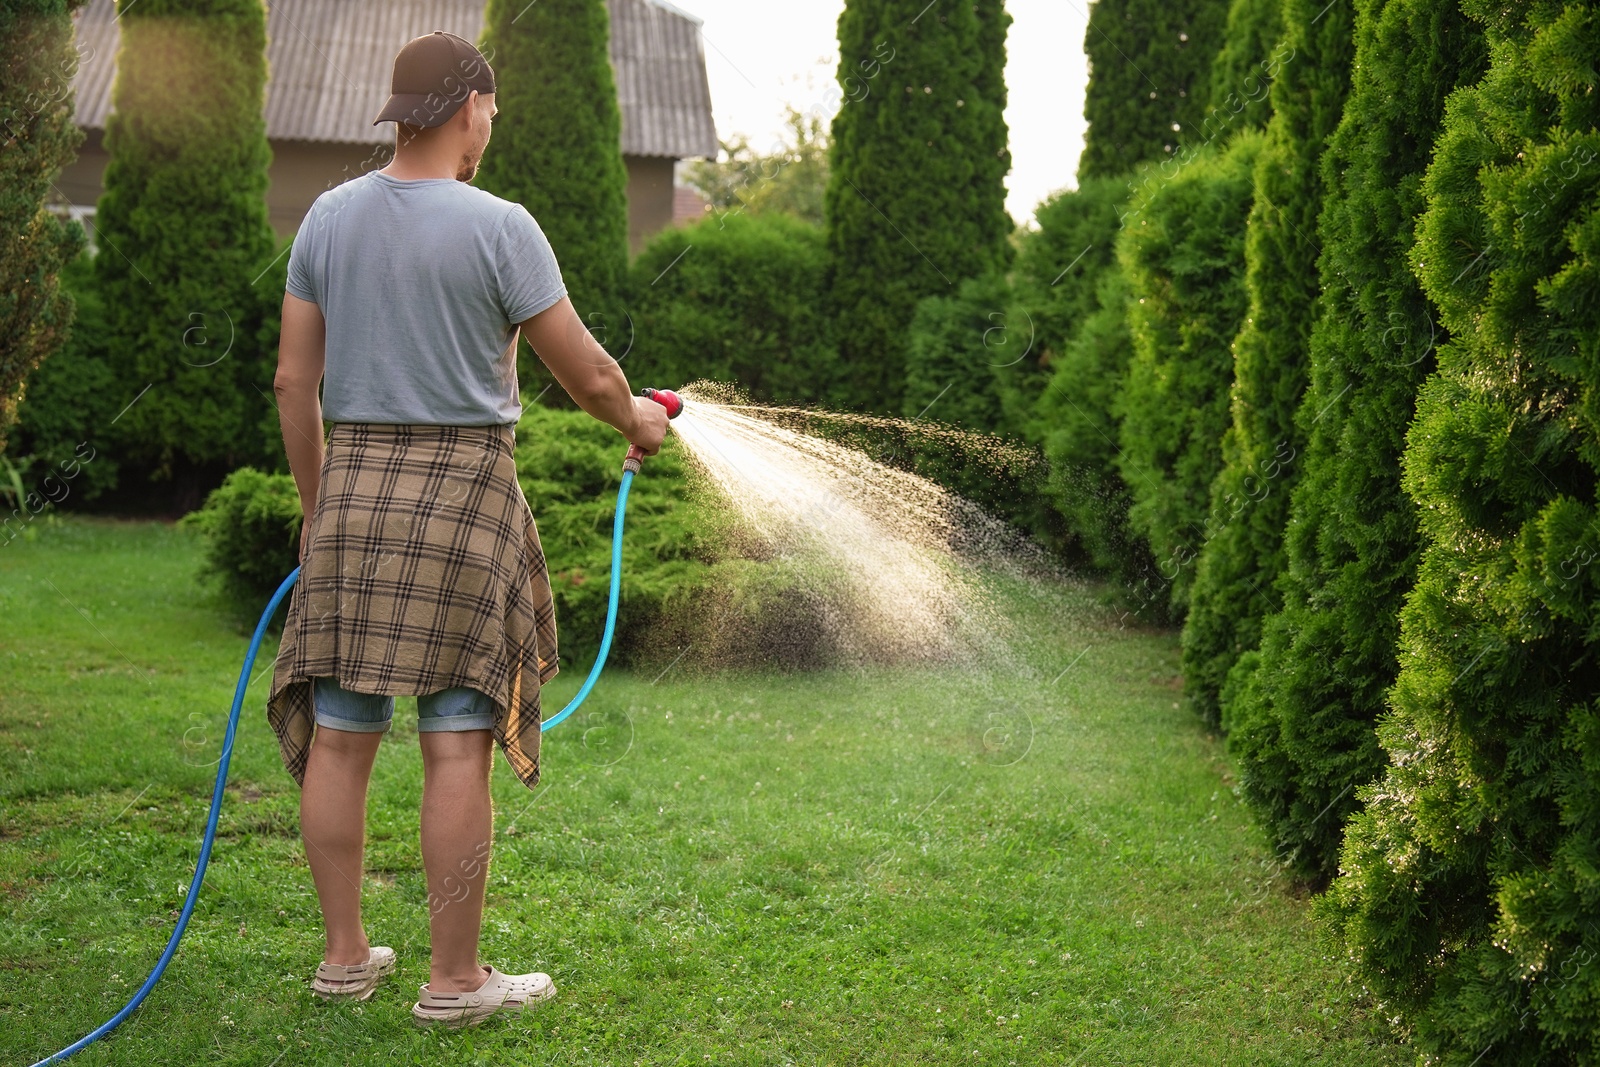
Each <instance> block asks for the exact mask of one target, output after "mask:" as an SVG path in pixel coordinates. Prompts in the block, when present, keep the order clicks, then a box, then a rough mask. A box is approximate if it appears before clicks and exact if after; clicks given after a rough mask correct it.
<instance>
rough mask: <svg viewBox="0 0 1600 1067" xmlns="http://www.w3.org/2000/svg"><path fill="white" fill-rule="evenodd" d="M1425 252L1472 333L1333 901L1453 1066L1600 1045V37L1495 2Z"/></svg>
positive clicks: (1443, 306) (1428, 491)
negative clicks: (1484, 57) (1384, 761)
mask: <svg viewBox="0 0 1600 1067" xmlns="http://www.w3.org/2000/svg"><path fill="white" fill-rule="evenodd" d="M1463 7H1464V8H1465V9H1466V11H1467V12H1468V13H1469V14H1470V15H1472V16H1474V17H1475V18H1477V19H1479V20H1480V21H1482V22H1483V23H1484V24H1485V25H1486V27H1487V32H1488V35H1489V39H1490V66H1489V70H1488V72H1487V73H1486V74H1485V76H1484V77H1483V79H1482V80H1481V81H1480V82H1479V83H1477V84H1476V85H1475V86H1473V87H1472V88H1470V89H1465V90H1462V91H1459V92H1457V93H1456V94H1454V95H1453V96H1452V97H1451V98H1450V101H1449V105H1448V107H1447V109H1446V119H1445V125H1444V130H1443V132H1442V134H1441V135H1440V139H1439V141H1438V143H1437V146H1436V148H1435V151H1434V157H1433V162H1432V164H1431V166H1430V167H1429V169H1428V172H1427V177H1426V180H1425V182H1424V186H1423V188H1424V194H1425V196H1426V198H1427V203H1428V207H1427V211H1426V213H1425V214H1424V215H1423V216H1422V218H1421V220H1420V222H1419V224H1418V229H1417V241H1416V247H1415V249H1414V250H1413V254H1412V262H1413V265H1414V267H1415V268H1416V271H1417V274H1418V276H1419V278H1420V279H1421V281H1422V285H1423V289H1424V291H1425V292H1426V293H1427V295H1428V296H1429V297H1430V298H1431V299H1432V300H1433V302H1434V303H1435V304H1436V305H1437V306H1438V308H1439V312H1440V315H1441V317H1442V319H1443V321H1444V323H1445V325H1446V326H1447V327H1448V328H1449V330H1450V332H1451V340H1450V341H1449V343H1447V344H1445V345H1444V346H1442V347H1441V348H1440V349H1439V350H1438V371H1437V372H1436V373H1435V374H1434V375H1433V376H1431V377H1430V378H1429V379H1428V381H1427V382H1426V383H1425V384H1424V386H1423V388H1422V392H1421V394H1420V396H1419V400H1418V409H1417V415H1416V420H1415V422H1414V423H1413V425H1412V426H1411V428H1410V430H1409V432H1408V433H1407V438H1406V450H1405V453H1404V464H1403V472H1404V473H1403V476H1402V478H1403V481H1402V484H1403V486H1404V488H1405V490H1406V492H1407V493H1408V494H1410V496H1411V497H1412V499H1413V500H1415V501H1416V504H1417V515H1418V519H1419V521H1420V523H1421V534H1422V542H1423V549H1422V558H1421V562H1420V564H1419V567H1418V573H1417V583H1416V586H1415V588H1414V589H1413V590H1412V592H1411V593H1410V595H1409V596H1407V598H1406V601H1405V607H1404V609H1403V611H1402V614H1401V620H1400V657H1399V658H1400V671H1399V676H1398V678H1397V680H1396V682H1395V685H1394V687H1393V689H1392V691H1391V695H1390V703H1391V710H1390V712H1389V714H1388V715H1386V716H1385V717H1384V719H1383V720H1382V721H1381V724H1380V726H1379V737H1380V739H1381V741H1382V743H1383V746H1384V749H1385V750H1386V751H1387V752H1388V754H1389V756H1390V761H1391V762H1390V765H1389V767H1388V768H1387V770H1386V771H1385V772H1384V774H1383V776H1382V777H1381V778H1380V779H1378V780H1377V781H1376V782H1374V783H1373V784H1372V785H1371V786H1369V787H1367V788H1366V789H1365V790H1364V791H1363V794H1364V799H1365V801H1366V808H1365V810H1364V811H1362V812H1361V813H1359V814H1357V815H1356V816H1354V817H1353V818H1352V819H1351V821H1350V823H1349V827H1348V830H1347V834H1346V840H1345V845H1344V848H1343V850H1342V852H1341V857H1340V875H1339V877H1338V878H1337V879H1336V880H1335V881H1334V883H1333V886H1332V889H1331V891H1330V893H1329V895H1328V896H1327V897H1326V898H1325V900H1324V902H1323V904H1322V908H1321V910H1322V912H1323V914H1324V915H1325V916H1326V917H1328V918H1331V919H1332V920H1333V921H1334V922H1335V923H1336V924H1337V925H1338V928H1339V929H1340V930H1341V932H1342V933H1343V935H1344V937H1345V939H1346V941H1347V943H1348V945H1349V949H1350V952H1351V955H1352V956H1353V958H1354V964H1355V966H1356V967H1357V969H1358V973H1359V975H1360V977H1361V978H1362V979H1363V980H1364V981H1365V982H1366V983H1367V984H1368V985H1369V986H1370V987H1371V988H1373V989H1374V990H1375V991H1377V992H1378V993H1379V994H1380V995H1381V996H1382V997H1383V998H1384V999H1385V1000H1387V1001H1388V1002H1389V1003H1390V1004H1391V1005H1392V1008H1393V1009H1394V1010H1396V1011H1398V1012H1399V1013H1401V1014H1403V1015H1405V1016H1406V1017H1407V1019H1408V1021H1409V1023H1410V1027H1411V1029H1412V1031H1413V1033H1414V1035H1415V1042H1416V1044H1417V1045H1418V1047H1419V1048H1420V1049H1421V1050H1422V1052H1423V1053H1424V1054H1425V1055H1426V1056H1427V1057H1428V1058H1429V1059H1430V1061H1431V1062H1436V1063H1448V1064H1460V1065H1462V1067H1466V1065H1467V1064H1470V1063H1473V1062H1493V1063H1496V1064H1528V1065H1532V1064H1577V1063H1592V1062H1594V1061H1595V1060H1596V1058H1597V1057H1600V1012H1597V1011H1596V1010H1595V1006H1596V1004H1600V958H1597V957H1600V878H1597V876H1596V871H1597V869H1600V861H1597V857H1600V667H1597V665H1596V656H1595V652H1596V643H1597V640H1600V638H1597V636H1596V635H1597V634H1600V514H1597V510H1596V508H1597V501H1596V495H1597V481H1600V479H1597V470H1600V407H1597V405H1600V300H1596V298H1595V293H1596V292H1597V291H1600V132H1597V129H1596V127H1597V124H1600V75H1597V74H1596V71H1597V69H1600V22H1597V19H1596V12H1595V11H1594V9H1593V8H1592V7H1591V6H1590V5H1580V4H1571V3H1559V2H1552V0H1529V2H1527V3H1523V4H1515V5H1513V4H1500V3H1488V2H1484V0H1472V2H1470V3H1467V4H1464V5H1463Z"/></svg>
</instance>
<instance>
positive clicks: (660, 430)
mask: <svg viewBox="0 0 1600 1067" xmlns="http://www.w3.org/2000/svg"><path fill="white" fill-rule="evenodd" d="M633 417H634V420H635V423H634V428H633V430H632V431H630V432H629V433H628V435H627V437H628V441H629V442H630V443H631V444H635V445H638V446H639V451H641V452H643V453H644V454H645V455H647V456H653V455H655V454H656V453H657V452H660V451H661V442H662V441H664V440H666V437H667V409H666V408H664V407H662V406H661V405H660V404H658V403H656V402H655V401H654V400H651V399H650V398H649V397H644V396H636V397H634V398H633Z"/></svg>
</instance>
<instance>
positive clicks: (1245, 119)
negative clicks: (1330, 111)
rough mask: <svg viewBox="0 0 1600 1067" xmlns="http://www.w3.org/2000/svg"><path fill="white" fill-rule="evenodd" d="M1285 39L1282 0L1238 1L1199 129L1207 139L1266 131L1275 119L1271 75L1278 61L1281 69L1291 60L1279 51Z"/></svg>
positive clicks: (1231, 11) (1232, 8)
mask: <svg viewBox="0 0 1600 1067" xmlns="http://www.w3.org/2000/svg"><path fill="white" fill-rule="evenodd" d="M1282 37H1283V0H1233V3H1232V4H1231V5H1229V7H1228V27H1227V30H1226V31H1225V32H1224V33H1223V36H1222V47H1221V48H1220V49H1219V50H1218V51H1217V56H1216V58H1215V59H1214V60H1212V61H1211V73H1210V80H1209V85H1208V88H1207V91H1206V110H1205V118H1204V119H1202V120H1201V122H1200V128H1199V133H1200V134H1201V135H1202V136H1203V138H1204V139H1207V140H1209V139H1211V138H1213V137H1215V136H1217V135H1219V134H1223V133H1229V132H1232V131H1233V130H1236V129H1265V128H1266V125H1267V120H1268V119H1270V118H1272V98H1271V89H1272V81H1273V76H1272V75H1270V74H1269V73H1268V71H1269V70H1271V69H1273V68H1275V67H1276V66H1277V65H1278V64H1274V62H1273V59H1274V57H1278V59H1279V64H1281V57H1282V56H1284V55H1287V54H1289V53H1288V52H1281V51H1279V48H1278V45H1279V44H1280V43H1281V39H1282ZM1190 136H1191V137H1192V136H1193V134H1191V135H1190ZM1187 139H1188V138H1186V140H1187Z"/></svg>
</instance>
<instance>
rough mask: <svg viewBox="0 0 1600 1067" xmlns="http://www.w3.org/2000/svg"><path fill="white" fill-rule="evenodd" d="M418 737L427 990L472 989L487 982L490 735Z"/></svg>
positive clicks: (491, 811) (442, 733) (466, 733)
mask: <svg viewBox="0 0 1600 1067" xmlns="http://www.w3.org/2000/svg"><path fill="white" fill-rule="evenodd" d="M417 736H418V739H419V740H420V741H421V743H422V770H423V784H422V865H423V867H424V869H425V870H426V871H427V874H428V909H429V912H430V924H429V925H430V927H431V931H432V937H433V960H432V962H431V964H430V965H429V968H428V988H429V989H432V990H434V991H435V992H440V993H465V992H471V991H472V990H474V989H477V988H478V987H479V986H481V985H483V983H484V980H485V979H486V978H487V977H488V971H487V970H486V969H484V968H483V967H480V966H479V965H478V934H479V932H480V930H481V927H482V924H483V892H484V884H485V882H486V881H487V880H488V873H489V849H490V845H491V842H492V839H493V834H494V809H493V807H492V805H491V803H490V800H489V772H490V770H491V769H492V766H493V764H492V762H491V759H492V753H493V749H492V747H491V746H492V735H491V732H490V731H488V730H458V731H445V730H441V731H433V732H424V733H420V734H418V735H417Z"/></svg>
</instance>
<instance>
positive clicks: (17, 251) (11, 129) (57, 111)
mask: <svg viewBox="0 0 1600 1067" xmlns="http://www.w3.org/2000/svg"><path fill="white" fill-rule="evenodd" d="M78 3H79V0H0V234H3V235H4V236H3V237H0V241H3V243H0V453H4V452H5V450H6V438H7V435H8V434H9V432H10V430H11V427H12V425H13V423H14V422H15V421H16V413H17V402H18V401H19V400H20V399H21V396H22V384H23V382H24V381H25V380H26V379H27V377H28V374H29V372H30V371H32V370H33V368H35V367H37V366H38V365H39V363H40V362H41V361H42V360H44V358H45V357H46V356H48V355H49V354H50V353H51V352H54V351H55V350H56V349H57V348H59V347H60V346H61V344H62V343H63V342H64V341H65V340H66V337H67V334H68V331H69V329H70V325H71V322H72V313H73V304H72V298H71V297H70V295H68V294H67V293H66V292H65V291H63V290H62V289H61V287H60V282H59V279H60V273H61V270H62V268H63V267H65V266H66V265H67V264H68V263H70V262H71V261H72V258H73V257H74V256H75V255H77V253H78V250H79V249H80V248H82V247H83V243H84V234H83V227H82V226H79V225H78V224H77V223H70V224H69V223H66V222H63V221H62V220H61V219H59V218H57V217H56V216H55V215H53V214H51V213H50V212H48V211H46V210H45V207H44V205H45V202H46V200H47V199H48V198H49V193H50V189H51V185H52V183H54V181H55V179H56V176H57V175H58V174H59V173H60V172H61V168H62V167H64V166H66V165H67V164H68V163H71V162H72V160H73V159H74V158H75V157H76V156H77V149H78V145H79V144H80V143H81V142H82V141H83V132H82V131H81V130H79V129H78V127H77V126H76V125H75V124H74V123H73V121H72V105H73V95H72V76H73V73H74V71H75V70H76V66H77V54H76V53H75V52H74V51H73V46H72V10H73V9H74V8H75V7H77V5H78Z"/></svg>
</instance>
